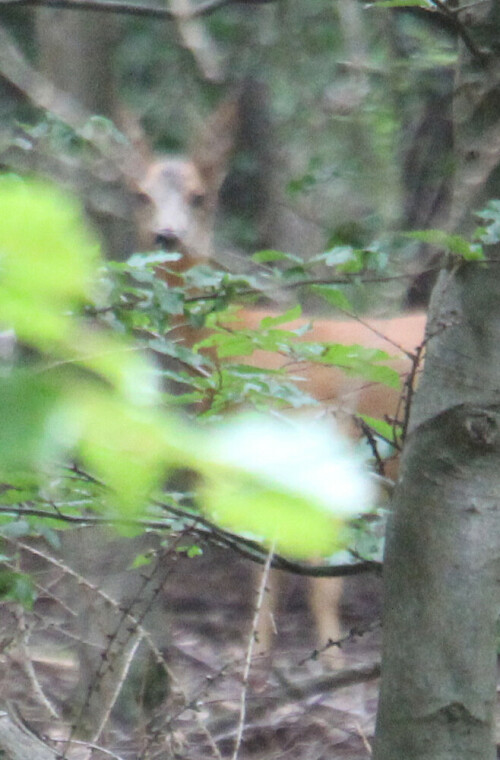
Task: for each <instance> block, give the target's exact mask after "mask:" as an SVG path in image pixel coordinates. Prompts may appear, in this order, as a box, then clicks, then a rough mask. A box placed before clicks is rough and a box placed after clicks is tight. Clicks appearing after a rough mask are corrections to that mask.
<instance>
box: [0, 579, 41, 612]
mask: <svg viewBox="0 0 500 760" xmlns="http://www.w3.org/2000/svg"><path fill="white" fill-rule="evenodd" d="M0 599H4V600H5V601H11V602H18V603H19V604H22V606H23V607H26V608H27V609H32V607H33V604H34V602H35V599H36V590H35V587H34V585H33V581H32V580H31V578H30V576H29V575H25V574H24V573H15V572H13V571H12V570H0Z"/></svg>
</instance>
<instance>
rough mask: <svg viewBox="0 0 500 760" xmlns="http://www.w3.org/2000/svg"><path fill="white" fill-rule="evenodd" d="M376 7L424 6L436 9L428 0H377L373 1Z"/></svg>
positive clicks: (427, 8)
mask: <svg viewBox="0 0 500 760" xmlns="http://www.w3.org/2000/svg"><path fill="white" fill-rule="evenodd" d="M372 5H373V7H375V8H424V9H425V10H435V7H436V6H434V5H432V4H431V3H430V2H428V0H375V2H373V3H372Z"/></svg>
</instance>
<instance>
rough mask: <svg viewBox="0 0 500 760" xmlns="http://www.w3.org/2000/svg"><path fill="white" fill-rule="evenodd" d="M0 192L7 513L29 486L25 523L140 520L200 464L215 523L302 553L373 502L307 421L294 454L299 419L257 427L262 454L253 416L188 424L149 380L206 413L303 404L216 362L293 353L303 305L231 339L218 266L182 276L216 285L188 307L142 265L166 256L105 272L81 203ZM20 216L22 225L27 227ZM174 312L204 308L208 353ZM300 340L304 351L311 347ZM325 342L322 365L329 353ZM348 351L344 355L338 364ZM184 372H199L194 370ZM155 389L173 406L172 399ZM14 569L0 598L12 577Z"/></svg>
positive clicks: (0, 394) (36, 185) (279, 378)
mask: <svg viewBox="0 0 500 760" xmlns="http://www.w3.org/2000/svg"><path fill="white" fill-rule="evenodd" d="M0 203H1V204H2V208H3V209H6V210H7V212H8V213H6V214H5V217H3V218H2V222H1V224H0V252H1V256H2V277H1V279H0V303H1V305H0V319H1V320H2V322H3V323H4V324H5V325H8V326H9V327H11V328H12V329H13V330H14V333H15V335H16V337H17V339H18V341H19V347H18V349H17V355H15V356H14V357H11V358H10V359H9V360H8V361H6V362H5V371H4V373H3V376H2V378H1V383H0V405H1V409H2V417H3V420H4V425H3V426H2V431H1V434H0V453H1V461H2V479H3V482H4V487H3V490H4V496H5V501H7V502H9V503H10V504H11V505H12V507H8V508H6V509H4V515H5V516H6V517H7V516H8V515H9V514H10V515H12V513H14V514H15V513H16V508H15V505H16V504H17V505H19V501H20V496H21V494H23V493H24V492H25V491H26V488H27V487H29V489H30V501H32V502H34V503H37V504H39V505H40V509H39V510H33V514H31V517H30V519H29V521H28V530H29V528H32V529H40V526H41V525H46V524H47V522H48V523H49V525H52V524H54V521H55V520H57V519H59V520H63V519H64V518H68V517H69V516H72V517H77V518H78V517H79V516H80V517H81V518H82V519H85V518H84V515H85V514H86V512H87V510H88V509H90V510H92V511H97V512H99V513H102V514H104V516H106V517H108V518H110V517H114V518H117V519H118V522H120V523H121V524H122V528H123V529H125V527H126V526H129V528H130V527H132V528H133V525H134V522H135V521H136V520H137V518H139V517H141V518H145V517H148V516H149V517H153V516H155V517H158V516H161V515H162V511H161V509H160V508H159V507H158V506H154V500H155V499H156V501H157V502H158V500H159V499H164V495H163V494H162V491H163V485H164V483H165V480H166V478H167V477H168V475H169V473H172V472H173V471H175V470H176V469H178V468H182V469H184V470H191V471H193V472H195V473H197V474H198V476H199V478H200V479H201V487H200V489H199V497H198V502H197V503H198V504H199V506H201V507H202V508H204V509H205V510H207V511H208V513H209V514H210V515H211V516H212V518H213V519H215V520H217V521H218V522H220V523H221V524H223V525H224V526H226V527H230V528H232V529H236V530H240V531H241V530H244V531H251V532H252V533H253V534H254V535H255V536H260V537H261V538H262V539H263V540H264V541H265V542H266V543H267V544H268V545H273V546H275V547H276V548H277V549H279V550H281V551H284V552H287V553H289V554H295V555H298V556H304V557H307V556H310V554H311V553H319V554H324V553H330V552H331V551H332V550H333V549H334V548H336V546H337V545H338V544H339V542H341V541H342V539H341V537H340V529H338V530H335V525H338V526H340V516H341V515H342V513H343V512H346V513H348V514H349V513H352V512H358V511H359V510H360V509H363V508H365V507H366V506H368V504H369V502H370V487H369V485H368V483H367V481H366V478H364V476H363V475H362V474H361V470H360V469H359V465H358V464H357V463H356V462H354V461H353V459H352V457H351V456H350V455H348V454H347V453H346V451H345V450H343V449H342V446H341V444H340V443H338V442H337V443H334V440H335V439H332V438H331V437H328V436H326V434H325V431H324V430H322V429H321V428H320V429H318V430H316V429H315V428H311V429H310V432H309V433H308V436H309V438H308V441H309V443H308V450H310V451H311V452H315V455H314V457H311V456H310V455H309V456H307V455H306V454H305V453H300V452H301V451H302V448H301V443H302V442H303V440H304V431H303V430H302V428H301V426H300V425H298V424H297V425H291V426H290V425H289V426H288V427H286V428H285V429H284V430H282V428H281V427H280V426H279V425H278V423H277V422H275V423H273V425H272V426H270V423H267V428H264V435H265V439H266V440H267V441H268V443H269V445H270V446H271V449H270V450H266V451H263V450H262V447H261V446H260V447H258V446H257V438H258V433H257V429H256V425H257V423H256V422H255V421H254V420H249V421H245V420H243V421H241V420H239V421H238V420H236V421H235V422H227V423H226V424H225V425H224V426H223V427H222V428H221V429H220V430H218V431H216V430H215V429H213V428H212V427H210V428H207V429H206V430H205V431H203V430H201V431H200V430H198V431H196V430H194V428H192V427H191V426H189V425H188V424H187V423H186V421H183V420H182V419H181V418H180V417H179V416H178V415H174V414H173V413H172V412H171V411H168V409H167V408H166V407H165V406H164V405H162V404H160V401H161V399H162V395H163V396H166V395H167V394H164V393H163V394H162V391H161V385H160V384H159V383H158V378H159V377H160V378H161V380H162V381H163V380H164V379H168V380H169V381H172V380H176V381H178V382H181V383H183V384H184V385H187V386H188V390H187V392H186V393H184V394H183V395H182V396H181V397H180V398H179V399H178V403H185V402H187V401H189V402H191V403H192V402H197V403H198V404H204V405H205V406H206V402H207V399H211V405H210V406H209V407H208V408H207V409H206V411H205V417H206V418H208V417H210V416H214V415H215V413H216V412H218V411H220V410H221V409H226V408H234V407H235V406H237V405H238V404H240V403H241V402H242V401H247V402H248V401H250V402H252V403H253V404H254V406H256V407H257V408H264V407H266V406H268V405H269V404H270V403H271V401H273V403H278V404H280V405H294V404H295V405H299V404H305V403H306V398H305V394H304V396H303V397H301V395H300V393H299V392H298V391H296V390H295V386H294V385H293V383H292V382H291V381H290V380H289V379H288V378H286V376H285V373H284V372H280V371H276V372H274V373H264V372H263V371H262V372H259V371H258V370H257V371H255V372H254V371H252V370H253V368H252V369H250V370H249V368H246V370H245V367H244V365H243V364H242V363H241V361H239V362H238V363H237V364H231V362H228V363H227V364H226V363H224V365H223V368H222V369H221V368H220V366H219V358H220V359H222V358H223V357H224V358H225V357H232V358H233V359H234V357H235V356H236V355H239V356H241V355H245V354H247V353H250V352H251V350H253V348H264V349H265V350H272V351H273V352H275V351H282V352H283V353H285V354H286V353H287V352H290V354H291V353H292V352H293V351H298V349H297V347H296V346H295V341H296V339H297V337H298V335H297V331H293V330H283V329H279V327H280V324H281V322H286V321H288V320H289V319H290V318H293V317H294V316H296V315H298V313H299V311H298V310H294V311H292V312H290V313H288V314H285V315H283V316H281V317H279V318H276V319H270V320H268V321H267V323H266V322H265V320H263V322H264V324H263V325H262V329H260V330H255V331H248V333H247V332H245V331H241V335H240V334H239V332H238V331H234V332H233V331H232V330H227V328H223V327H218V324H217V320H218V319H222V320H224V319H225V318H226V317H225V316H222V314H227V312H224V313H222V312H221V313H220V314H216V313H214V312H212V310H213V309H216V308H221V307H222V306H223V305H225V303H226V302H227V300H228V299H229V296H230V295H231V294H232V293H233V292H234V290H235V287H236V286H235V281H234V280H233V279H231V278H230V277H227V276H225V275H219V274H218V273H212V274H211V275H209V274H207V273H206V272H204V271H202V270H200V271H199V272H191V273H190V275H189V282H190V284H191V283H193V282H194V283H195V284H196V285H198V286H199V285H201V284H203V285H204V287H205V290H206V291H208V292H213V293H214V295H213V297H212V298H209V299H208V301H209V306H207V305H206V301H205V300H204V299H201V298H200V299H195V301H194V302H193V301H192V300H191V299H190V298H189V297H188V296H187V295H186V292H183V291H182V289H180V290H179V292H175V291H174V292H172V291H171V290H169V289H168V288H167V287H166V285H165V283H163V282H162V281H161V279H159V278H158V277H157V276H156V274H155V269H154V268H155V267H156V266H157V265H158V264H159V263H161V264H162V265H164V266H166V265H168V261H167V259H168V258H171V257H164V256H162V257H161V262H160V259H159V257H158V256H156V255H153V256H152V255H147V256H144V257H143V259H142V264H141V263H140V260H139V257H137V256H135V257H133V258H132V260H131V261H130V262H129V264H128V265H120V264H117V265H115V266H114V272H115V275H116V278H114V277H110V276H109V275H108V274H106V270H105V269H104V268H103V262H102V261H101V260H100V258H99V254H98V250H97V248H96V245H95V243H94V241H93V240H92V238H91V237H90V236H89V234H88V232H87V231H86V229H85V227H84V226H83V224H82V222H81V219H80V214H79V210H78V207H77V206H76V205H75V203H74V201H72V200H71V199H69V198H67V197H65V196H63V195H62V194H61V193H60V191H57V190H55V189H54V188H53V187H51V186H50V185H47V184H45V183H41V182H38V181H24V180H20V179H19V178H17V177H15V176H9V177H4V178H3V179H2V181H1V185H0ZM27 216H28V217H29V219H30V225H29V226H27V225H25V224H23V220H24V219H25V218H26V217H27ZM239 284H240V285H241V283H239ZM244 284H245V287H248V286H249V282H248V281H246V282H245V283H244ZM224 291H226V292H224ZM215 293H217V295H215ZM109 296H111V298H112V299H113V302H112V303H113V305H112V306H110V305H109V301H108V298H109ZM181 308H182V310H183V312H184V316H185V318H186V320H187V321H189V322H191V323H192V324H194V325H195V326H197V325H199V323H200V321H203V320H205V319H206V321H207V323H209V324H211V329H212V331H213V335H212V338H213V342H211V338H208V339H207V340H205V341H204V342H203V343H204V345H205V346H206V345H211V346H213V347H216V348H217V355H216V357H215V358H210V357H208V356H204V355H203V354H202V353H200V352H199V350H198V349H197V348H196V347H195V348H193V349H190V348H187V347H184V346H180V345H179V344H178V343H176V341H175V339H173V340H172V339H171V338H170V337H169V333H170V332H172V333H173V332H175V330H177V329H178V315H179V311H180V310H181ZM209 317H213V318H214V320H215V321H213V322H210V319H209ZM134 335H135V336H136V338H135V340H133V338H132V336H134ZM152 336H154V337H152ZM217 338H218V339H219V340H218V341H217V340H216V339H217ZM142 348H144V349H145V348H150V349H151V348H152V349H154V350H155V351H156V352H157V353H160V354H166V355H168V356H169V357H170V358H175V359H177V360H180V363H181V369H180V370H178V371H176V370H172V369H164V370H162V369H160V368H154V367H153V366H152V365H151V363H150V362H149V361H148V360H147V359H146V357H145V353H144V351H143V350H142ZM301 350H303V351H307V350H308V351H309V352H311V351H312V348H311V344H307V343H304V344H302V348H301ZM360 350H361V349H359V351H360ZM329 351H331V347H330V348H328V349H327V350H325V351H324V356H321V357H320V358H319V359H318V360H320V361H332V362H335V361H337V362H338V361H339V360H338V358H334V357H331V356H330V357H329V356H328V355H327V354H328V352H329ZM359 351H358V349H354V356H351V357H350V362H351V369H357V370H358V371H362V370H363V367H362V366H361V365H363V362H366V365H367V366H368V365H369V361H368V358H367V357H365V358H362V357H360V356H359V355H358V354H359ZM297 355H299V354H297ZM373 358H375V359H379V358H385V357H384V356H381V357H378V356H376V357H370V360H372V359H373ZM346 361H347V360H346V357H345V356H343V357H342V359H341V363H346ZM193 370H194V371H195V372H196V371H198V372H200V375H199V376H198V377H196V375H195V377H194V379H193V377H192V375H191V374H190V372H191V371H193ZM292 389H294V390H292ZM167 397H168V399H169V400H170V401H172V399H173V396H172V395H171V394H168V396H167ZM259 424H260V423H259ZM332 441H333V442H332ZM332 446H333V448H332ZM256 450H257V451H258V452H259V457H258V458H257V459H256V458H255V451H256ZM271 451H272V452H274V457H271ZM292 451H295V455H296V457H298V460H297V462H296V463H295V464H294V466H293V468H292V470H293V472H294V473H295V474H296V475H297V474H298V473H300V476H299V477H292V475H291V474H290V466H291V464H292V462H291V461H290V457H291V452H292ZM235 452H238V456H237V457H236V458H235ZM76 462H77V463H78V464H77V465H75V464H72V463H76ZM350 468H354V469H353V473H352V474H351V473H350ZM341 472H342V473H344V475H343V477H344V481H342V480H341ZM354 473H355V474H354ZM332 478H335V480H336V481H337V483H338V484H340V483H341V482H345V487H344V490H342V489H340V491H339V487H338V488H337V490H338V491H339V492H340V493H341V494H343V498H340V499H337V500H333V499H332V497H331V494H330V483H331V479H332ZM344 497H345V498H344ZM5 501H4V503H5ZM56 505H57V506H56ZM18 514H22V509H21V508H20V507H18ZM189 514H191V515H192V512H191V513H190V512H189V511H188V512H186V517H188V516H189ZM49 518H50V519H49ZM15 525H17V526H19V525H20V522H16V523H15ZM137 525H138V524H137ZM164 525H165V527H166V528H168V527H169V526H170V525H171V521H170V522H169V520H168V519H165V520H164ZM5 527H6V528H8V526H5ZM135 529H137V528H135ZM14 580H15V579H14V578H13V579H12V584H11V585H10V586H8V587H7V586H6V588H8V589H9V590H8V592H7V591H6V593H9V594H12V593H14V592H13V591H12V588H14V587H17V588H20V586H19V584H17V585H16V584H15V583H14ZM20 596H21V595H20V593H19V594H18V598H20Z"/></svg>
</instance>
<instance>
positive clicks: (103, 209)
mask: <svg viewBox="0 0 500 760" xmlns="http://www.w3.org/2000/svg"><path fill="white" fill-rule="evenodd" d="M35 22H36V23H35V29H36V39H37V44H38V59H39V66H40V70H41V72H42V73H43V75H44V76H45V77H46V78H47V79H49V80H50V81H51V82H52V84H54V85H55V87H56V88H57V90H58V91H59V92H62V93H67V94H68V95H69V96H71V99H72V100H73V101H75V102H76V103H77V104H79V105H80V106H81V107H82V108H83V109H84V110H85V111H87V112H89V113H91V114H93V115H98V116H104V117H106V118H108V119H111V120H113V121H115V123H117V122H119V121H120V113H121V106H120V103H119V101H118V98H117V93H116V77H115V72H114V66H113V54H114V50H115V47H116V43H117V41H118V34H119V26H118V20H117V18H114V17H111V16H110V15H109V14H108V15H107V16H106V18H103V15H102V14H101V13H97V12H92V11H86V10H79V11H74V10H62V9H52V8H39V9H37V10H36V11H35ZM97 128H98V125H97ZM80 174H81V167H80V166H78V164H76V165H75V177H74V182H73V184H74V185H75V186H76V187H80V196H81V198H82V200H83V201H84V203H85V206H86V210H87V213H88V216H89V217H90V219H91V221H92V223H93V224H94V226H95V227H96V229H97V230H98V232H99V233H100V236H101V238H102V240H103V242H104V245H105V248H106V250H107V252H108V254H109V255H110V257H111V258H115V259H123V258H126V257H127V256H128V255H130V253H132V251H133V250H134V245H135V230H134V224H133V219H134V196H133V192H131V191H132V188H128V187H127V186H126V185H125V184H124V182H123V177H121V176H114V177H98V176H96V177H95V188H94V189H89V188H87V187H84V186H83V183H82V182H81V180H80Z"/></svg>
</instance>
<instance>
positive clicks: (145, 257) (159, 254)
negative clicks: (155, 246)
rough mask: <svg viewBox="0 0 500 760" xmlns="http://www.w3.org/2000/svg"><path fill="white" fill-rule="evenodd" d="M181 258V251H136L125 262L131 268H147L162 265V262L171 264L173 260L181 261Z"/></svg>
mask: <svg viewBox="0 0 500 760" xmlns="http://www.w3.org/2000/svg"><path fill="white" fill-rule="evenodd" d="M181 258H182V254H181V253H174V252H170V251H154V252H152V253H134V254H132V256H130V257H129V258H128V259H127V261H126V262H125V263H126V265H127V267H129V268H130V269H146V268H151V267H157V266H161V264H170V263H171V262H172V261H179V259H181Z"/></svg>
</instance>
